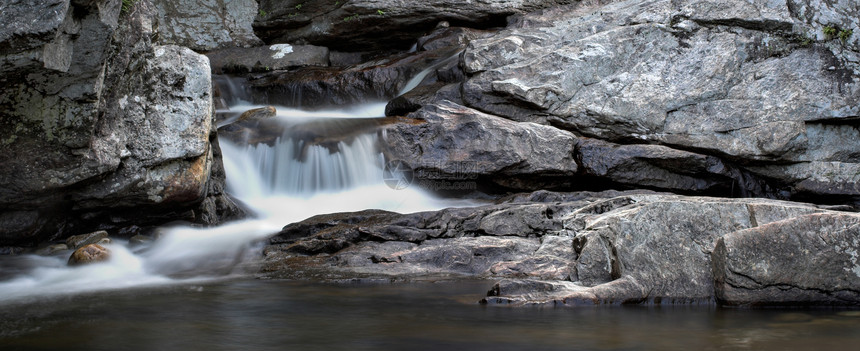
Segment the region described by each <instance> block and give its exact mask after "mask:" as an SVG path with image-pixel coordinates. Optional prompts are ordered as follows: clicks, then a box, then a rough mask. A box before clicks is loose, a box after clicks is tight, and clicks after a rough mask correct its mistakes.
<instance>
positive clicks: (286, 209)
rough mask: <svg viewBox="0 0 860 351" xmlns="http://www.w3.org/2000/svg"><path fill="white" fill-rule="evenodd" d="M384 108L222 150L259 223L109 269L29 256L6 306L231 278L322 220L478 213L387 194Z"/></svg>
mask: <svg viewBox="0 0 860 351" xmlns="http://www.w3.org/2000/svg"><path fill="white" fill-rule="evenodd" d="M434 67H435V66H434ZM434 67H430V68H428V69H427V70H426V71H427V72H429V70H430V69H434ZM422 73H423V74H421V75H420V77H416V78H415V79H417V81H418V82H420V80H421V79H423V77H424V76H426V73H424V72H422ZM219 80H220V81H222V82H223V81H224V79H223V78H219ZM413 80H414V79H413ZM227 82H229V83H231V84H232V82H231V81H230V80H229V79H228V80H227ZM409 85H412V84H409ZM222 89H227V90H231V91H233V92H234V94H233V95H232V96H233V98H232V99H231V100H229V101H227V103H228V104H229V105H232V106H231V108H230V110H231V111H239V112H241V111H245V110H248V109H252V108H257V107H260V106H251V105H248V103H247V102H245V100H243V99H242V98H241V94H238V93H237V92H241V87H240V86H237V85H234V86H228V87H223V86H222ZM384 108H385V103H368V104H364V105H361V106H353V107H351V108H348V109H339V110H318V111H303V110H297V109H290V108H286V107H277V111H278V112H277V115H276V116H275V117H273V118H271V120H270V121H267V123H268V125H269V127H274V128H275V129H278V130H279V131H280V135H278V136H277V137H275V138H274V139H271V140H268V139H267V140H265V141H257V142H249V141H248V140H239V141H233V142H231V141H227V140H224V139H223V138H222V141H221V146H222V151H223V158H224V165H225V171H226V173H227V181H228V184H227V190H228V192H229V193H230V194H231V195H233V196H234V197H236V198H237V199H239V200H240V201H242V202H243V203H244V204H245V205H247V207H249V208H250V209H251V210H252V211H253V212H254V215H255V218H254V219H250V220H244V221H239V222H234V223H228V224H225V225H221V226H218V227H215V228H193V227H182V226H180V227H173V228H163V229H164V230H163V234H162V235H161V236H160V237H159V238H158V239H157V240H156V241H155V242H154V243H153V244H152V245H151V246H150V247H146V248H143V249H141V248H134V249H133V248H130V247H129V246H128V245H126V244H125V243H122V242H116V243H113V244H109V245H107V247H108V249H109V250H111V258H110V259H109V260H108V261H107V262H102V263H99V264H92V265H86V266H79V267H68V266H67V265H66V258H67V256H63V257H42V256H35V255H28V256H22V257H20V258H18V259H17V260H18V262H17V263H16V265H17V266H18V267H17V269H18V272H19V274H17V275H15V276H13V277H11V279H9V280H6V281H2V282H0V303H2V302H10V301H26V300H27V299H33V298H39V297H43V296H50V295H60V294H72V293H81V292H88V291H96V290H110V289H122V288H128V287H140V286H154V285H165V284H176V283H188V282H198V281H202V280H211V279H217V278H221V277H225V276H229V275H230V274H231V273H233V272H234V271H235V268H236V267H237V266H239V263H241V262H243V260H244V256H245V255H246V254H247V253H248V252H249V249H250V248H251V246H252V245H253V243H254V242H255V241H259V240H261V239H264V238H266V237H267V236H270V235H272V234H274V233H277V232H278V231H279V230H280V228H281V227H283V226H284V225H286V224H289V223H292V222H296V221H300V220H302V219H305V218H308V217H310V216H313V215H317V214H323V213H335V212H346V211H359V210H364V209H372V208H374V209H384V210H389V211H395V212H401V213H408V212H416V211H424V210H434V209H440V208H443V207H449V206H458V205H461V206H465V205H470V203H468V202H462V201H460V202H452V201H447V200H439V199H435V198H433V197H431V196H429V195H427V194H426V193H424V192H422V191H421V190H419V189H415V188H414V187H413V188H406V189H393V188H391V187H389V186H387V185H385V183H384V182H383V165H384V159H383V155H382V153H381V152H380V151H379V147H378V143H379V140H378V136H377V133H376V131H374V130H373V128H361V127H362V126H364V127H367V126H373V125H374V124H375V123H377V122H378V120H377V119H375V118H379V117H381V116H383V115H384V112H383V111H384ZM220 112H224V111H220ZM226 123H229V120H228V121H226V122H224V123H222V124H226ZM363 130H364V131H363ZM332 132H334V133H335V134H338V135H334V136H332V135H331V133H332ZM276 134H277V133H276ZM320 138H322V139H325V140H322V141H320V140H318V139H320ZM7 274H8V273H7Z"/></svg>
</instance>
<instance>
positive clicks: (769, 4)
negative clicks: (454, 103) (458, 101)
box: [462, 0, 860, 202]
mask: <svg viewBox="0 0 860 351" xmlns="http://www.w3.org/2000/svg"><path fill="white" fill-rule="evenodd" d="M856 6H857V5H856V4H848V2H838V3H832V2H819V1H805V2H804V1H790V2H788V3H785V2H773V1H764V0H760V1H747V2H731V3H729V4H726V3H725V2H717V1H694V2H682V3H681V2H675V1H668V0H665V1H647V2H643V1H624V2H616V3H612V4H609V5H606V6H603V7H588V6H581V7H578V8H575V9H571V10H570V11H556V12H546V13H543V14H540V15H533V16H528V15H527V16H524V19H523V20H522V21H519V22H517V26H519V27H518V28H509V29H506V30H503V31H501V32H499V33H498V34H496V35H494V36H492V37H489V38H484V39H476V40H473V41H472V42H471V43H470V45H469V46H468V48H467V50H466V52H465V54H464V56H463V61H462V64H463V67H464V69H465V70H466V72H467V73H469V74H470V75H472V76H471V78H470V79H469V80H467V81H466V83H464V84H463V99H464V101H465V104H466V105H467V106H469V107H473V108H476V109H478V110H481V111H484V112H488V113H492V114H495V115H498V116H503V117H506V118H510V119H513V120H517V121H532V122H538V123H546V124H552V125H554V126H557V127H559V128H563V129H567V130H571V131H573V132H576V133H579V134H582V135H585V136H590V137H594V138H598V139H602V140H606V141H610V142H614V143H620V144H631V143H638V144H641V143H650V144H660V145H664V146H667V147H671V148H674V149H679V150H687V151H694V152H697V153H699V154H703V155H710V156H716V157H720V158H721V159H723V160H724V161H730V162H733V163H737V164H739V165H741V166H745V167H747V166H748V168H746V169H747V170H749V171H751V172H753V173H755V174H757V175H758V176H760V177H763V178H767V179H769V180H772V185H773V187H774V188H778V190H777V191H774V192H773V193H774V194H773V195H772V196H776V195H775V194H777V193H780V192H782V193H784V196H791V197H796V198H803V199H815V200H816V201H827V200H826V196H829V195H840V196H844V198H843V199H842V200H839V201H848V202H857V199H858V195H860V193H858V192H857V188H856V186H855V184H856V183H857V180H858V178H857V177H858V175H857V174H858V173H857V172H856V169H855V168H856V164H857V163H858V155H860V144H857V143H848V142H845V141H846V140H857V139H858V138H860V134H858V129H857V127H856V125H857V121H858V119H857V116H858V115H860V110H858V109H860V100H858V99H860V66H858V64H857V62H858V61H857V52H858V49H857V46H856V40H857V38H856V36H857V34H852V35H850V36H849V35H848V34H849V33H853V32H851V30H852V29H851V28H854V26H856V22H857V20H856V16H852V15H850V13H855V12H856ZM800 8H802V9H803V10H802V11H800V10H798V11H799V12H798V11H794V10H796V9H800ZM824 22H827V23H830V24H829V25H828V24H824ZM810 23H812V24H810ZM827 26H829V27H827ZM824 27H827V28H836V27H838V28H840V29H839V32H840V33H843V37H844V38H836V37H833V36H827V35H824V34H822V32H821V31H822V30H823V29H821V28H824ZM832 30H834V29H828V31H831V32H832ZM855 32H856V31H855ZM837 36H838V35H837ZM823 168H826V169H827V170H826V171H823V172H822V171H820V170H821V169H823ZM809 178H812V179H815V181H814V182H812V183H810V182H806V184H802V183H803V182H804V180H805V179H809ZM643 185H645V184H643ZM747 190H754V189H747ZM751 192H754V191H751ZM780 196H782V195H780Z"/></svg>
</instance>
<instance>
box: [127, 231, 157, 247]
mask: <svg viewBox="0 0 860 351" xmlns="http://www.w3.org/2000/svg"><path fill="white" fill-rule="evenodd" d="M151 242H152V237H149V236H146V235H143V234H138V235H135V236H133V237H131V238H130V239H128V243H129V244H130V245H133V246H136V245H143V244H149V243H151Z"/></svg>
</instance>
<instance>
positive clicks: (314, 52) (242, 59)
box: [206, 44, 329, 74]
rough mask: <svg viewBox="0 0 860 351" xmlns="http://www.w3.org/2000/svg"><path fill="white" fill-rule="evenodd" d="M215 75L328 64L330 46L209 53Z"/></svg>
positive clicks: (261, 48)
mask: <svg viewBox="0 0 860 351" xmlns="http://www.w3.org/2000/svg"><path fill="white" fill-rule="evenodd" d="M206 56H207V57H209V64H210V66H212V73H214V74H223V73H230V74H241V73H249V72H268V71H277V70H289V69H295V68H299V67H306V66H322V67H325V66H328V65H329V50H328V48H325V47H321V46H312V45H290V44H275V45H268V46H260V47H255V48H249V49H244V48H229V49H223V50H217V51H210V52H208V53H206Z"/></svg>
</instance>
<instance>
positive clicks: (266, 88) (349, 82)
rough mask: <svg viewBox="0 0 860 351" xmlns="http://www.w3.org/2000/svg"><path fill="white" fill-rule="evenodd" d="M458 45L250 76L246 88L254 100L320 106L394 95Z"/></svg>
mask: <svg viewBox="0 0 860 351" xmlns="http://www.w3.org/2000/svg"><path fill="white" fill-rule="evenodd" d="M458 50H459V48H456V47H455V48H445V49H440V50H434V51H421V52H417V53H404V54H398V55H394V56H390V57H387V58H377V59H374V60H370V61H366V62H363V63H360V64H356V65H352V66H347V67H315V66H310V67H306V68H303V69H297V70H294V71H278V72H270V73H262V74H259V75H253V76H251V77H250V78H249V80H248V91H249V92H251V94H252V99H254V100H255V101H254V102H256V103H262V104H272V105H284V106H302V107H320V106H338V105H346V104H354V103H365V102H368V101H387V100H389V99H391V98H393V97H395V96H397V95H398V94H399V93H400V92H401V90H402V89H403V88H404V87H405V86H406V84H407V83H408V81H409V80H410V79H411V78H412V77H413V76H415V75H417V74H418V73H419V72H421V71H422V70H424V69H425V68H427V67H430V66H432V65H433V64H434V63H436V62H438V61H440V60H443V59H447V58H450V57H451V56H453V55H455V54H456V53H457V52H458Z"/></svg>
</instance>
